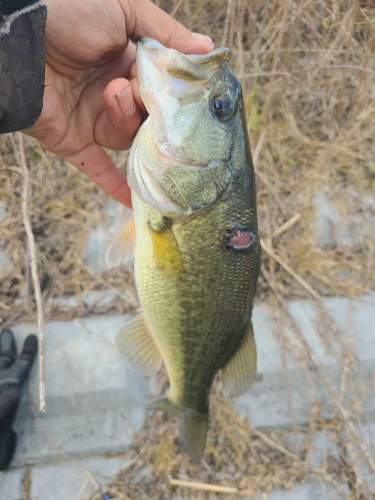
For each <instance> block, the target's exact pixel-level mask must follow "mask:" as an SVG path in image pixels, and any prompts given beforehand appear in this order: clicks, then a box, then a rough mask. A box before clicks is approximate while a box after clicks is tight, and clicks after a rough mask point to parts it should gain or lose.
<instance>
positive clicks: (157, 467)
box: [0, 0, 375, 500]
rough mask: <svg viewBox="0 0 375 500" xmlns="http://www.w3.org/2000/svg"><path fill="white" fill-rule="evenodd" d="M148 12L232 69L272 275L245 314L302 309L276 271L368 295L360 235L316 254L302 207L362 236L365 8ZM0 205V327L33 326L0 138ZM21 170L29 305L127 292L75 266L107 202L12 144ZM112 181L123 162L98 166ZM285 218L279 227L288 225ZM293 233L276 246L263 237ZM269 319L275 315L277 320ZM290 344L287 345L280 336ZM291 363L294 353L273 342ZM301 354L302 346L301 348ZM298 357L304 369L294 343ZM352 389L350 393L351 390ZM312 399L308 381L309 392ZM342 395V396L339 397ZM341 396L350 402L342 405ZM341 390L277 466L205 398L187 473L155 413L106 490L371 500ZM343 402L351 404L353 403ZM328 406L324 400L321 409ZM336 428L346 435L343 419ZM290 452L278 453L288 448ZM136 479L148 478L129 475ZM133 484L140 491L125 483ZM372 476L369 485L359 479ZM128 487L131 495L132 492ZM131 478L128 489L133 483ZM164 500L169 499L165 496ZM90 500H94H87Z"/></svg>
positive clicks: (242, 0)
mask: <svg viewBox="0 0 375 500" xmlns="http://www.w3.org/2000/svg"><path fill="white" fill-rule="evenodd" d="M156 3H157V4H158V5H160V6H161V7H162V8H164V9H165V10H167V11H169V12H173V13H174V14H175V16H176V17H177V18H178V19H180V20H181V21H182V22H184V23H185V24H186V25H187V26H188V27H189V28H190V29H192V30H194V31H199V32H203V33H207V34H209V35H211V36H212V37H213V39H214V41H215V43H216V44H217V45H219V44H221V43H222V42H223V43H225V44H226V45H228V46H229V47H230V48H231V50H232V52H233V67H234V69H235V71H236V73H237V74H238V76H239V77H240V79H241V81H242V84H243V88H244V96H245V101H246V109H247V113H248V128H249V132H250V139H251V144H252V150H253V155H254V159H255V163H256V169H257V182H258V209H259V221H260V228H261V236H262V238H263V240H264V241H265V243H266V245H267V246H268V247H269V248H271V250H272V252H274V253H276V255H277V256H278V257H279V260H278V261H276V260H275V259H273V258H271V257H270V256H269V255H268V254H267V252H263V271H262V275H261V277H260V281H259V293H258V298H257V300H258V301H264V300H271V302H272V301H274V304H275V306H274V307H275V314H276V313H277V311H279V313H280V314H281V313H282V312H283V311H284V309H283V308H284V300H285V299H290V298H311V294H310V293H309V292H308V291H307V290H306V288H305V287H304V286H302V285H301V283H300V282H298V281H297V280H296V279H295V278H294V277H293V276H292V275H291V274H290V272H288V270H287V269H286V268H285V266H284V267H283V265H280V259H281V261H283V262H286V263H287V264H288V265H289V266H290V267H291V268H292V269H293V270H294V271H295V272H296V273H298V275H299V276H300V277H302V278H303V280H305V281H306V282H307V283H308V284H309V285H310V286H312V287H313V289H314V290H315V291H316V292H317V293H318V294H319V295H321V296H335V295H345V296H348V297H354V296H357V295H359V294H363V293H365V292H368V291H371V290H374V289H375V252H374V250H375V248H374V245H375V243H374V238H373V237H372V238H371V237H370V236H371V233H369V232H367V233H365V236H364V237H363V238H359V239H358V240H353V241H349V242H348V243H345V244H343V243H340V242H337V240H336V242H333V243H331V244H330V245H327V246H324V247H319V246H318V245H317V240H316V233H315V231H314V227H313V221H314V218H315V209H316V207H315V206H314V198H315V196H316V194H317V193H318V192H320V191H324V192H325V193H326V195H327V197H328V198H329V199H330V200H333V201H334V202H335V204H336V207H337V210H338V211H339V212H340V213H341V214H342V217H343V220H354V221H355V220H358V219H355V217H356V216H361V217H362V219H360V220H361V224H362V225H363V228H364V230H365V228H366V224H367V223H368V222H369V221H370V219H371V217H372V218H373V217H374V215H375V214H374V212H375V202H374V200H375V160H374V157H375V141H374V137H375V54H374V45H375V5H374V2H373V1H372V0H361V1H358V0H351V1H349V0H324V1H322V0H319V1H318V0H310V1H309V0H308V1H305V0H296V1H290V2H286V1H284V2H277V1H276V0H254V1H250V0H228V2H227V1H225V2H224V1H214V0H182V1H181V0H169V1H168V0H165V1H156ZM0 149H1V155H2V162H1V165H0V200H1V201H2V202H3V203H4V202H5V204H6V209H7V217H6V218H5V219H4V220H3V221H2V222H1V226H0V245H1V246H3V247H4V248H5V249H6V250H7V252H8V253H9V255H10V258H11V267H10V268H9V271H8V272H7V275H6V276H5V278H4V279H2V280H1V281H0V317H1V321H2V324H3V325H4V324H11V323H12V322H14V321H16V320H17V321H26V320H34V319H35V307H34V305H33V304H34V300H33V296H32V293H31V291H30V290H29V277H28V273H27V271H26V269H27V266H26V250H25V235H24V229H23V226H22V216H21V209H20V207H21V190H22V176H21V174H20V172H19V170H18V167H17V164H16V161H15V159H14V155H13V151H12V148H11V143H10V140H9V138H7V137H1V138H0ZM26 155H27V159H28V164H29V167H30V171H31V176H32V179H33V180H32V183H33V186H32V193H31V195H30V197H31V199H30V219H31V222H32V226H33V230H34V234H35V237H36V241H37V245H38V250H39V273H40V276H39V277H40V280H41V283H42V289H43V298H44V301H45V302H46V303H47V299H48V298H52V297H57V296H62V295H71V294H79V293H81V292H83V291H88V290H93V289H103V288H106V287H111V286H114V287H119V288H120V287H121V288H122V287H123V286H124V283H125V285H126V286H133V285H132V275H131V271H125V272H121V273H120V272H119V271H118V270H116V271H115V272H113V271H111V272H109V271H108V272H107V273H104V274H103V275H102V276H101V277H99V278H98V277H95V276H93V275H92V274H90V273H88V271H87V269H85V268H84V267H83V266H82V259H83V249H84V245H85V239H86V237H87V235H88V233H89V231H90V229H91V228H92V227H93V225H94V224H95V222H96V221H97V220H98V218H99V217H100V214H99V208H101V207H103V206H104V204H105V203H106V202H107V201H108V198H107V196H106V195H105V193H103V192H101V191H100V190H99V189H97V188H96V187H95V186H94V185H93V184H92V183H91V182H90V181H89V180H88V179H86V178H85V177H84V176H83V175H82V174H80V173H77V172H76V171H75V170H74V168H73V167H72V166H70V165H69V164H67V163H66V162H64V161H61V160H59V159H57V158H56V157H54V156H53V155H51V154H49V153H46V152H45V151H44V150H43V149H42V148H41V146H40V145H39V144H38V143H36V142H35V141H32V140H27V146H26ZM113 155H114V158H115V159H116V162H117V164H118V165H119V166H121V167H123V166H124V164H125V158H126V155H125V154H124V153H114V154H113ZM293 218H294V219H293ZM290 220H291V221H292V222H293V221H294V222H293V223H292V224H290V225H288V224H287V227H286V229H285V230H284V231H282V232H279V231H278V229H279V228H280V227H282V226H283V225H284V224H285V223H287V222H288V221H290ZM129 308H131V306H130V305H129V304H126V303H124V301H121V300H120V299H119V300H117V301H115V302H114V303H113V304H112V305H111V306H110V308H106V309H105V310H87V309H85V308H81V309H79V310H73V311H69V312H68V313H67V312H66V311H63V310H61V309H58V308H56V307H54V308H47V309H46V313H47V319H50V318H63V317H72V316H77V315H86V314H89V313H91V312H97V313H98V312H99V313H103V312H111V311H118V312H121V311H126V310H128V309H129ZM284 312H285V311H284ZM320 328H321V330H324V336H326V335H327V332H329V333H330V334H332V336H334V338H335V339H339V341H341V340H340V339H341V334H340V332H339V330H338V329H337V328H336V327H335V325H332V322H330V320H329V319H328V318H327V317H325V316H324V311H322V319H321V325H320ZM295 335H296V338H298V332H297V331H295ZM340 345H341V349H340V354H339V356H338V359H339V361H340V363H342V364H343V366H345V367H346V368H347V370H346V372H345V377H346V380H349V382H350V377H351V375H352V374H354V372H355V370H356V364H355V359H354V357H353V353H352V352H351V351H350V349H349V348H348V346H346V345H345V344H344V343H342V344H340ZM284 347H285V349H286V350H287V351H288V352H295V350H294V347H295V341H294V340H293V339H290V338H287V337H285V338H284ZM305 347H306V346H305ZM297 352H298V353H299V354H298V355H301V356H302V358H303V356H304V357H305V358H304V359H305V363H306V364H307V363H308V362H311V360H310V361H309V360H308V352H307V351H306V349H304V346H303V343H302V344H301V345H300V346H299V349H297ZM353 380H355V379H354V378H353ZM320 383H321V384H323V385H324V382H323V381H322V380H320ZM349 386H350V383H349ZM349 389H350V390H349ZM349 389H348V391H349V392H350V394H351V398H352V399H350V398H349V399H350V405H352V406H350V405H349V406H348V407H352V408H355V410H353V412H351V413H350V414H349V417H348V415H347V414H346V413H345V412H344V413H343V412H341V411H340V407H339V406H340V405H339V404H338V403H339V402H337V401H334V399H335V398H334V397H333V401H332V408H331V410H332V415H331V417H330V419H329V420H327V418H324V419H323V418H322V417H321V415H320V409H319V407H314V408H315V409H314V408H313V411H312V414H311V422H310V426H309V427H308V428H306V429H300V430H301V432H304V433H305V435H306V441H305V443H304V444H302V445H301V446H300V447H299V449H298V450H296V451H293V453H294V454H295V455H296V458H295V459H294V458H292V457H291V456H290V455H288V454H285V452H283V451H280V447H282V448H283V449H284V448H288V446H289V445H288V444H286V443H287V442H288V441H287V438H288V436H287V433H286V432H285V431H284V432H278V431H275V430H273V431H272V430H269V431H265V432H264V434H265V435H266V436H267V437H268V438H270V439H271V440H272V441H273V442H274V443H276V444H277V445H278V446H279V448H277V447H276V448H275V446H274V445H271V444H270V442H265V440H264V439H262V438H261V437H259V435H258V434H256V433H255V432H254V429H253V428H252V427H251V426H250V425H249V424H248V423H247V422H246V421H245V420H241V419H239V417H238V415H237V414H236V413H235V411H234V410H233V409H232V408H231V407H230V406H229V405H228V404H227V403H225V402H224V400H223V398H221V396H220V395H215V396H214V397H213V398H212V399H213V401H212V423H211V429H210V435H209V440H208V448H207V453H206V455H205V457H206V458H205V461H204V462H203V465H202V466H201V467H192V466H191V465H190V464H189V462H188V460H187V459H186V457H185V456H184V455H182V454H181V453H180V449H179V447H178V446H179V445H178V444H177V443H178V440H177V431H176V424H175V423H174V422H173V421H171V420H170V419H169V418H168V417H166V416H160V415H159V414H157V415H155V416H153V417H152V418H151V419H149V421H148V424H147V428H146V429H145V433H144V434H143V435H142V436H140V437H138V438H137V440H136V443H135V445H134V448H133V450H132V451H131V452H130V458H132V457H137V459H134V461H133V462H131V463H130V465H128V466H125V467H126V470H125V471H124V473H123V475H122V477H121V480H119V481H118V483H117V484H116V485H114V486H113V487H112V488H111V496H112V497H113V498H116V499H117V498H118V499H120V498H129V499H132V500H137V499H138V498H139V499H143V498H145V499H146V498H171V497H172V496H173V494H174V495H176V498H197V499H198V498H199V499H205V498H207V499H214V498H220V495H219V494H216V493H207V492H206V493H204V492H198V493H192V491H190V490H186V489H182V488H178V489H177V492H176V490H175V488H172V487H171V486H170V484H169V480H168V477H169V476H173V477H174V478H178V477H179V478H182V479H184V478H185V477H187V478H190V479H191V480H194V481H198V482H205V483H216V482H217V483H220V484H221V485H223V484H228V485H230V486H232V487H236V488H237V489H238V490H240V491H241V492H243V491H246V495H247V496H250V495H251V494H252V492H258V493H260V494H263V498H267V496H266V494H267V492H268V491H270V490H271V489H273V488H274V487H276V486H283V487H286V488H288V487H290V486H291V485H292V484H293V483H294V482H296V481H298V482H300V481H304V480H306V478H307V477H310V476H315V477H318V478H320V479H322V480H323V479H324V480H325V481H328V482H330V483H331V484H332V485H334V486H336V487H337V488H340V487H341V486H338V485H339V484H341V485H342V484H343V483H345V484H346V485H348V486H349V489H348V491H347V493H346V494H345V495H344V496H345V497H346V498H348V499H353V500H354V499H367V498H371V494H372V493H371V492H370V490H369V486H368V485H366V483H365V482H362V481H361V480H360V479H359V476H358V471H357V470H356V460H357V457H358V456H362V457H363V450H359V451H358V450H357V451H356V453H354V452H353V449H356V447H358V445H359V443H360V440H359V437H358V436H354V435H353V434H352V433H351V431H350V425H348V424H350V422H351V421H352V419H353V418H355V416H356V413H355V411H356V410H357V409H358V408H360V402H358V401H357V400H356V399H355V398H357V399H358V393H359V392H360V391H359V390H357V389H358V388H357V387H355V384H354V383H353V384H352V386H351V387H349ZM356 392H357V393H356ZM333 396H335V395H334V394H333ZM347 417H348V418H349V420H348V419H347ZM316 428H319V429H320V430H322V431H325V432H326V433H328V434H329V436H330V438H332V439H334V440H335V441H337V442H338V443H339V445H340V449H341V456H340V457H339V458H333V457H330V458H328V459H327V463H326V464H325V465H324V467H323V468H322V469H321V470H314V468H313V467H312V466H311V465H310V464H309V460H308V457H309V453H310V451H311V447H310V448H309V446H310V445H309V436H310V437H311V433H312V432H313V430H314V429H316ZM288 449H291V448H288ZM147 466H149V469H143V468H144V467H147ZM142 470H145V471H146V472H145V473H144V476H142V475H140V474H141V472H142ZM374 473H375V471H374ZM134 477H138V480H137V481H136V483H134V484H133V483H132V480H134ZM142 477H143V478H142ZM172 491H173V492H174V493H172ZM96 498H99V496H97V497H96Z"/></svg>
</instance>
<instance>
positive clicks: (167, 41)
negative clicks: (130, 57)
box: [120, 0, 214, 54]
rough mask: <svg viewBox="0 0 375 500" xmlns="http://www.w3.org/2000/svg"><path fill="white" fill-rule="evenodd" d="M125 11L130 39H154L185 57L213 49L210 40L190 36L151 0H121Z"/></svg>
mask: <svg viewBox="0 0 375 500" xmlns="http://www.w3.org/2000/svg"><path fill="white" fill-rule="evenodd" d="M120 1H121V3H122V4H123V8H124V9H125V7H127V8H128V9H130V12H127V13H126V12H125V18H126V24H127V33H128V36H129V37H130V38H131V40H133V42H137V41H138V39H139V38H140V37H142V36H148V37H150V38H154V39H155V40H157V41H158V42H160V43H162V44H163V45H165V46H166V47H169V48H173V49H176V50H178V51H180V52H183V53H185V54H207V53H208V52H211V51H212V50H213V48H214V44H213V42H212V40H211V38H210V37H208V36H205V35H201V34H198V33H191V32H190V31H189V30H188V29H187V28H185V26H183V25H182V24H181V23H179V22H178V21H176V20H175V19H173V17H171V16H170V15H169V14H167V13H165V12H164V11H162V10H161V9H159V7H157V6H156V5H155V4H153V3H152V2H151V0H128V1H127V2H126V4H127V6H125V0H120Z"/></svg>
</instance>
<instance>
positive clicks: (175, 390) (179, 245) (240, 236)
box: [108, 38, 260, 462]
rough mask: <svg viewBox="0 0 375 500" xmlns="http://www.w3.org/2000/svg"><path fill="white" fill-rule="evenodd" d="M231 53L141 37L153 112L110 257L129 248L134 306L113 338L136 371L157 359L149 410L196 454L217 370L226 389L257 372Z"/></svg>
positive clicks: (253, 228)
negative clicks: (158, 388) (197, 52)
mask: <svg viewBox="0 0 375 500" xmlns="http://www.w3.org/2000/svg"><path fill="white" fill-rule="evenodd" d="M228 57H229V54H228V51H227V49H217V50H216V51H214V52H213V53H211V54H208V55H206V56H185V55H182V54H179V53H178V52H176V51H172V50H171V49H166V48H164V47H163V46H161V45H160V44H158V43H157V42H155V41H153V40H150V39H147V38H145V39H141V42H140V44H139V46H138V58H137V71H138V75H139V79H140V83H141V95H142V97H143V99H144V101H145V105H146V107H147V109H148V111H149V113H150V117H149V118H148V120H147V121H146V122H145V124H144V125H143V126H142V127H141V129H140V131H139V133H138V136H137V138H136V140H135V141H134V144H133V147H132V151H131V153H130V158H129V170H128V176H129V184H130V185H131V187H132V190H133V191H132V200H133V214H134V216H133V220H132V221H130V222H128V224H127V225H126V227H125V228H124V230H123V231H122V232H121V233H119V236H118V237H117V239H116V240H115V242H114V244H113V246H112V248H111V249H110V250H109V258H108V260H109V263H110V264H116V263H119V262H121V261H125V260H128V259H129V257H130V255H131V254H132V252H134V267H135V279H136V285H137V290H138V294H139V299H140V304H141V310H140V312H139V314H138V315H137V316H136V317H135V318H133V320H131V321H130V322H129V323H128V324H126V325H125V326H124V328H123V329H122V330H121V332H120V334H119V336H118V345H119V348H120V350H121V352H122V353H123V354H124V356H125V357H126V358H127V359H128V361H129V362H130V364H131V365H133V366H134V367H135V368H136V369H138V370H139V371H140V372H141V373H143V374H146V375H149V374H151V373H155V372H156V371H157V370H158V369H159V367H160V365H161V361H163V362H164V364H165V366H166V369H167V372H168V376H169V381H170V390H169V392H168V394H167V395H165V396H164V397H162V398H161V399H159V400H157V401H156V402H154V403H152V404H151V407H152V408H154V409H160V410H166V411H171V412H173V413H175V414H177V415H178V416H179V417H180V418H181V426H180V432H181V438H182V442H183V444H184V447H185V449H186V451H187V452H188V454H189V456H190V457H191V459H192V460H193V461H194V462H199V460H200V458H201V455H202V453H203V450H204V445H205V440H206V433H207V425H208V413H209V395H210V390H211V387H212V383H213V380H214V377H215V375H216V374H217V372H218V371H219V370H221V378H222V382H223V386H224V389H225V390H226V391H227V393H228V395H229V396H238V395H240V394H242V393H243V392H245V391H246V390H248V389H249V388H250V386H251V384H252V383H253V381H254V378H255V375H256V348H255V342H254V335H253V330H252V324H251V313H252V308H253V298H254V294H255V291H256V283H257V277H258V272H259V263H260V245H259V236H258V226H257V214H256V192H255V178H254V168H253V164H252V160H251V153H250V147H249V143H248V136H247V129H246V120H245V114H244V109H243V99H242V92H241V87H240V84H239V82H238V80H237V78H236V77H235V76H234V74H233V73H232V71H231V70H230V68H229V65H228V63H227V60H228ZM152 75H154V76H155V77H154V79H153V85H154V88H151V89H150V88H149V87H150V83H149V82H150V78H151V76H152ZM163 79H164V81H163ZM163 84H164V85H163ZM151 86H152V85H151ZM142 90H143V93H142ZM176 95H177V98H176ZM202 136H203V138H202ZM129 248H133V250H129ZM124 249H125V250H124ZM124 255H125V256H126V257H124Z"/></svg>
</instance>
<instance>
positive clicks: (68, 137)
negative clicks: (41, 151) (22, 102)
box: [24, 0, 213, 206]
mask: <svg viewBox="0 0 375 500" xmlns="http://www.w3.org/2000/svg"><path fill="white" fill-rule="evenodd" d="M47 3H48V15H47V28H46V75H45V85H46V87H45V91H44V99H43V109H42V113H41V115H40V117H39V118H38V120H37V121H36V123H35V125H34V126H33V127H31V128H29V129H27V130H25V131H24V132H25V133H26V134H28V135H31V136H33V137H36V138H37V139H39V140H40V141H41V142H42V144H43V145H44V147H45V148H46V149H47V150H49V151H51V152H53V153H55V154H57V155H59V156H61V157H63V158H66V159H67V160H68V161H69V162H71V163H72V164H73V165H75V166H76V167H77V168H79V169H80V170H81V171H83V172H84V173H85V174H87V175H88V176H89V177H90V178H91V179H92V180H93V181H94V182H96V183H97V184H98V185H99V186H101V187H102V188H103V189H105V190H106V191H107V192H108V193H109V194H110V195H112V196H113V197H114V198H116V199H117V200H119V201H120V202H122V203H124V204H125V205H127V206H131V201H130V189H129V186H128V184H127V182H126V176H125V174H124V173H123V172H121V171H119V170H118V169H117V168H116V167H115V165H114V164H113V162H112V160H111V159H110V157H109V156H108V155H107V153H106V152H105V151H104V150H103V149H102V147H105V148H109V149H114V150H122V149H127V148H129V147H130V145H131V142H132V140H133V138H134V136H135V134H136V132H137V130H138V128H139V127H140V125H141V123H142V121H143V119H144V118H145V117H146V116H147V114H146V110H145V108H144V106H143V104H142V101H141V98H140V95H139V86H138V83H137V79H136V75H135V68H134V64H133V63H134V61H135V46H134V44H133V43H132V42H137V40H138V39H139V38H140V37H141V36H143V35H146V36H149V37H151V38H155V39H156V40H158V41H159V42H161V43H162V44H163V45H166V46H167V47H172V48H175V49H177V50H179V51H181V52H184V53H186V54H189V53H201V54H204V53H207V52H210V51H211V50H212V49H213V44H212V42H211V41H210V39H209V38H208V37H205V36H203V35H194V34H192V33H190V31H189V30H188V29H187V28H185V27H184V26H182V25H181V24H180V23H178V22H177V21H175V20H174V19H173V18H172V17H170V16H169V15H168V14H166V13H165V12H163V11H162V10H160V9H159V8H158V7H156V6H155V5H154V4H153V3H152V2H151V1H150V0H64V2H62V1H61V0H47Z"/></svg>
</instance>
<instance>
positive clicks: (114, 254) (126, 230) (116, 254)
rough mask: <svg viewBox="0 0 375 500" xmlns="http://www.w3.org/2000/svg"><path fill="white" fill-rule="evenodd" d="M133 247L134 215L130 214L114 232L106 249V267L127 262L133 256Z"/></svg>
mask: <svg viewBox="0 0 375 500" xmlns="http://www.w3.org/2000/svg"><path fill="white" fill-rule="evenodd" d="M134 247H135V225H134V217H133V216H131V217H129V219H128V220H127V221H126V222H125V224H124V225H123V226H122V227H121V228H120V230H119V231H118V232H117V233H116V235H115V237H114V238H113V241H112V243H111V245H110V247H109V248H108V250H107V254H106V256H105V260H106V262H107V265H108V267H116V266H119V265H120V264H127V263H128V262H129V261H131V260H132V258H133V257H134Z"/></svg>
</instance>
